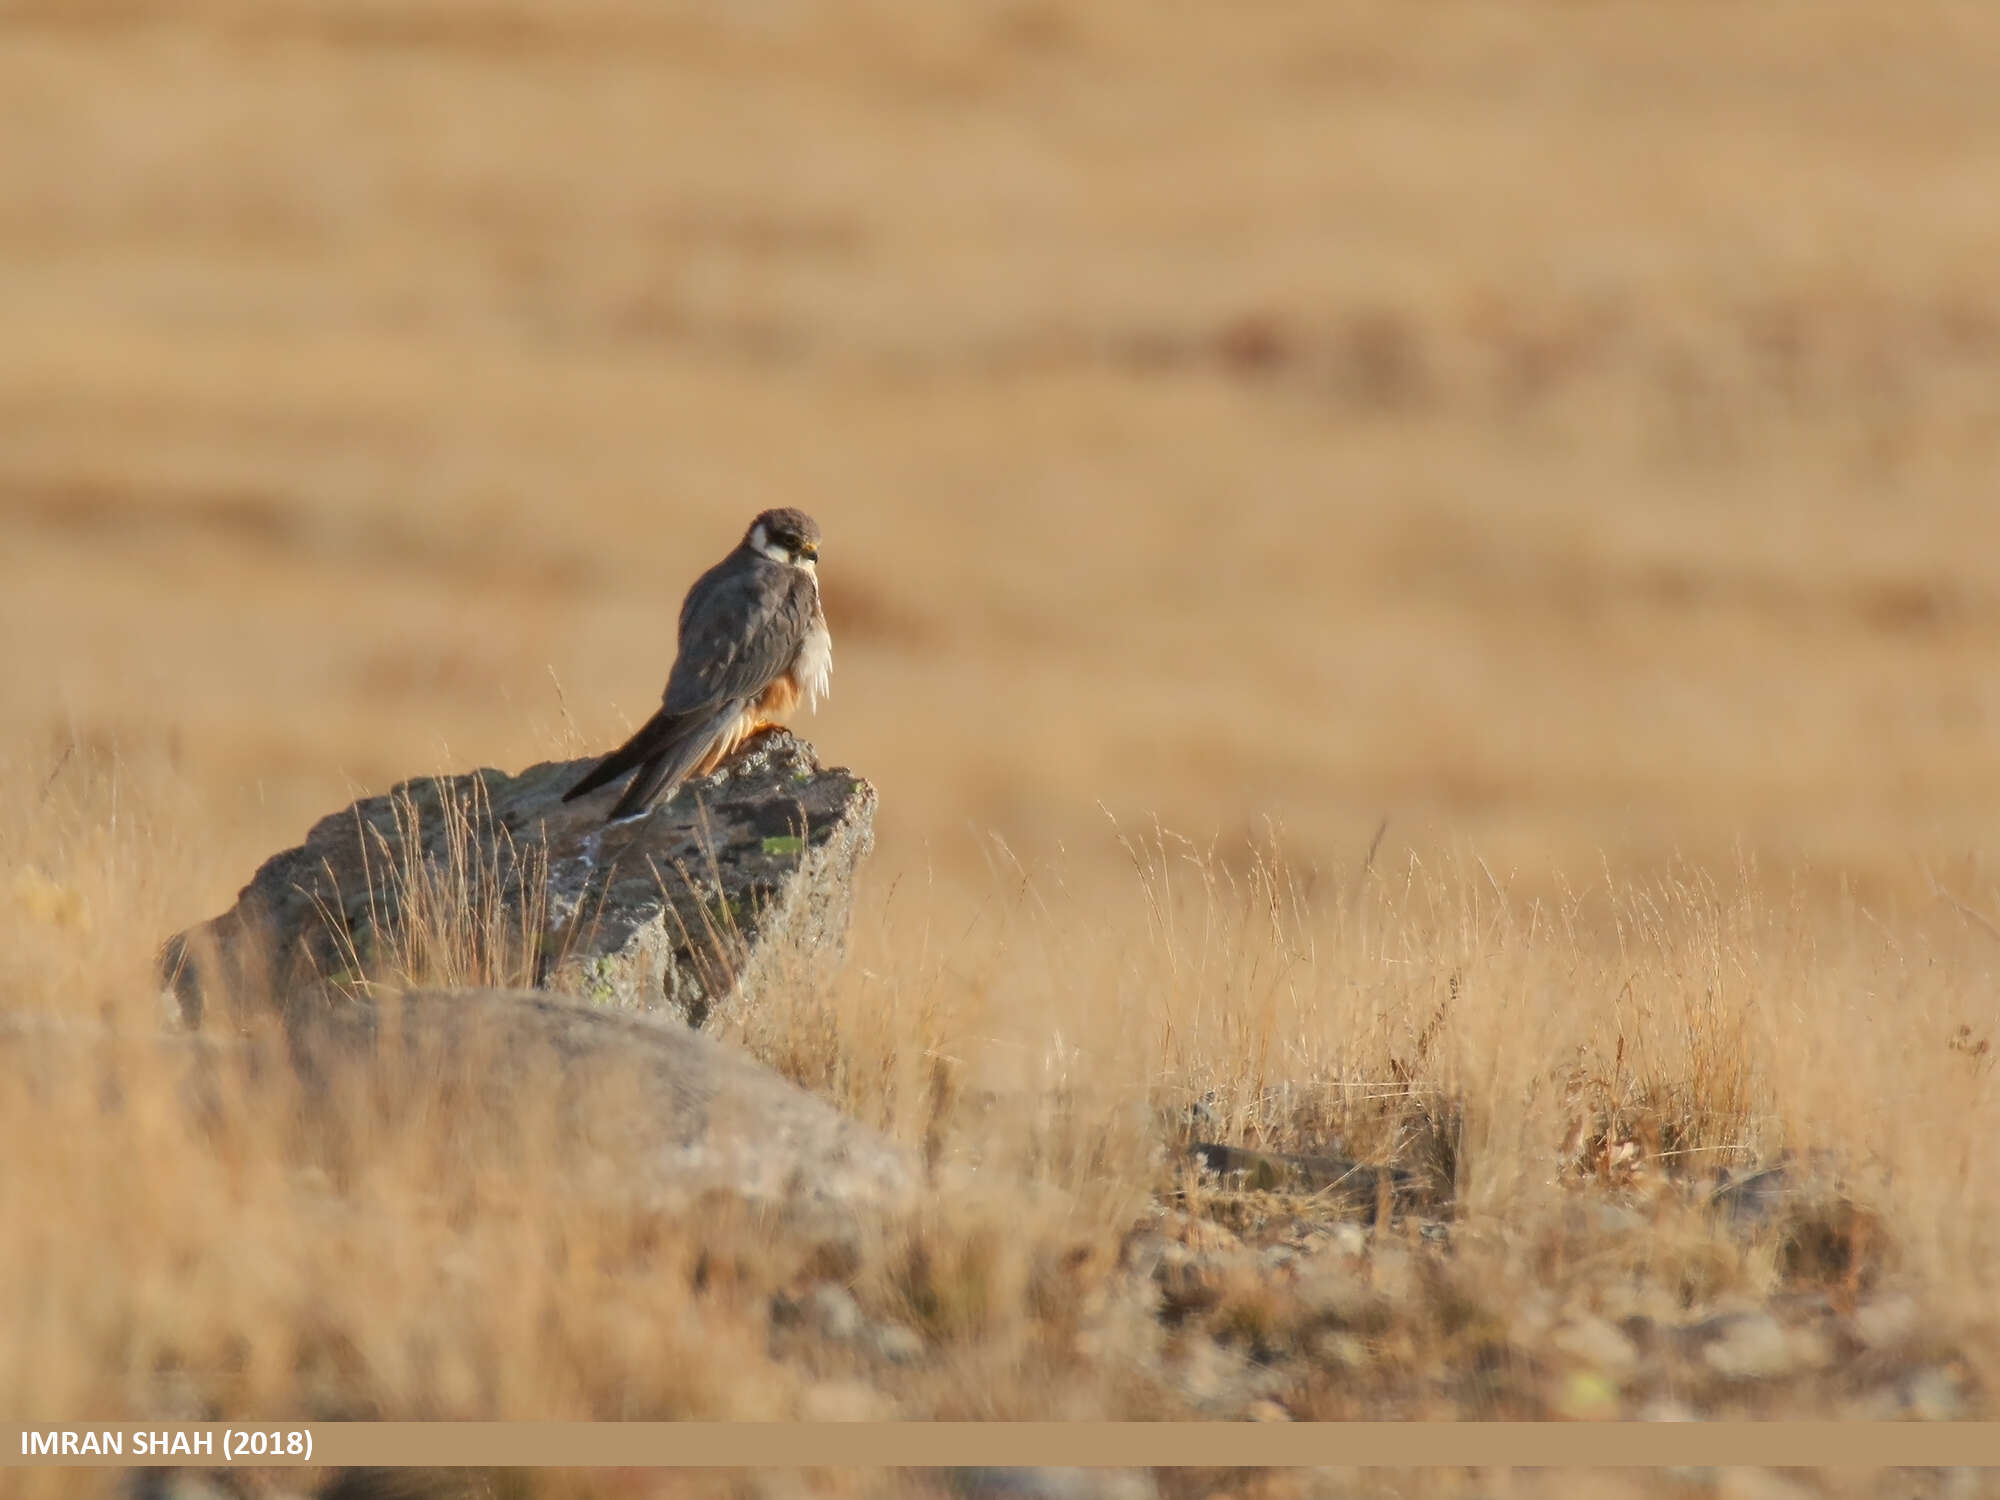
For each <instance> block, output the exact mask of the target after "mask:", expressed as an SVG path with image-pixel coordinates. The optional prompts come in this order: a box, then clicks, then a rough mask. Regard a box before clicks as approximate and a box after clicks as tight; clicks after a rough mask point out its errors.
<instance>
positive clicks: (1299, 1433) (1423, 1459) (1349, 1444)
mask: <svg viewBox="0 0 2000 1500" xmlns="http://www.w3.org/2000/svg"><path fill="white" fill-rule="evenodd" d="M52 1432H53V1433H57V1434H59V1435H60V1434H61V1433H64V1432H68V1433H74V1434H76V1435H77V1437H78V1439H79V1440H81V1439H82V1437H83V1435H84V1434H85V1433H99V1434H118V1435H120V1437H121V1438H122V1442H121V1443H120V1445H119V1446H120V1447H122V1449H123V1453H122V1454H115V1455H114V1454H110V1453H108V1452H96V1451H87V1452H85V1453H81V1454H76V1455H74V1456H63V1455H61V1454H60V1453H58V1455H57V1456H54V1457H47V1456H41V1454H39V1453H30V1452H28V1451H26V1450H27V1449H28V1448H29V1446H30V1444H29V1442H28V1440H27V1437H26V1435H27V1434H37V1435H40V1437H41V1438H42V1440H43V1441H44V1442H45V1441H46V1435H47V1434H49V1433H52ZM141 1434H144V1435H146V1437H147V1438H148V1440H149V1441H148V1442H147V1444H146V1445H145V1447H146V1451H144V1452H141V1451H140V1449H139V1445H138V1443H137V1441H136V1440H137V1437H138V1436H139V1435H141ZM162 1434H164V1435H167V1437H168V1439H169V1441H168V1443H167V1445H166V1450H165V1451H163V1449H162V1448H161V1447H159V1446H156V1443H157V1440H158V1438H159V1437H160V1435H162ZM175 1434H184V1435H185V1436H186V1437H187V1438H188V1439H189V1441H188V1442H187V1443H185V1444H181V1443H175V1442H173V1441H172V1437H173V1435H175ZM204 1434H206V1435H207V1436H208V1442H207V1444H206V1445H203V1444H202V1443H201V1442H200V1441H199V1439H200V1437H201V1436H202V1435H204ZM307 1440H309V1449H310V1456H309V1457H308V1456H307V1454H306V1453H304V1452H300V1451H299V1450H300V1449H301V1448H303V1447H307V1446H308V1442H307ZM225 1443H229V1444H231V1445H232V1448H233V1449H235V1450H238V1451H234V1452H231V1454H230V1455H229V1456H228V1457H227V1458H225V1456H224V1449H223V1446H222V1445H224V1444H225ZM57 1446H58V1448H61V1447H63V1446H67V1445H65V1444H62V1443H61V1442H60V1439H59V1440H58V1444H57ZM99 1446H100V1447H101V1448H103V1449H108V1448H109V1447H110V1445H109V1444H108V1443H104V1442H103V1441H102V1440H101V1439H100V1443H99ZM183 1448H192V1449H193V1451H192V1452H185V1451H179V1450H181V1449H183ZM253 1448H255V1449H261V1450H262V1451H261V1452H253V1451H250V1450H251V1449H253ZM274 1453H275V1456H273V1454H274ZM287 1462H289V1463H311V1464H312V1465H313V1466H315V1467H327V1466H334V1467H345V1466H349V1465H355V1466H385V1467H395V1466H402V1465H438V1466H449V1467H461V1466H465V1467H481V1468H485V1467H505V1468H512V1467H522V1468H539V1467H551V1466H554V1467H563V1468H591V1467H618V1468H627V1467H631V1468H650V1467H663V1468H665V1467H700V1468H767V1467H781V1468H794V1467H796V1468H840V1469H845V1468H867V1469H873V1468H900V1467H924V1468H931V1467H956V1466H965V1465H980V1466H985V1465H992V1466H996V1467H1014V1466H1019V1465H1025V1464H1053V1465H1077V1466H1084V1467H1115V1468H1128V1467H1129V1468H1152V1467H1167V1468H1171V1467H1215V1468H1265V1467H1273V1468H1291V1467H1335V1468H1372V1467H1393V1468H1411V1467H1432V1466H1437V1465H1446V1466H1470V1467H1479V1468H1485V1467H1497V1468H1510V1467H1541V1466H1550V1467H1563V1468H1570V1467H1590V1468H1598V1467H1618V1468H1631V1467H1644V1468H1652V1467H1658V1466H1698V1467H1711V1466H1713V1467H1730V1466H1735V1465H1757V1466H1772V1467H1802V1468H1841V1467H1846V1468H1870V1469H1876V1468H1900V1467H1911V1466H1952V1467H1956V1466H1960V1465H1977V1466H2000V1422H1956V1423H1953V1422H1934V1423H1917V1422H1867V1423H1860V1422H1857V1423H1843V1422H1676V1423H1650V1422H1574V1423H1570V1422H1560V1423H1535V1422H1354V1423H1337V1422H1325V1423H1299V1424H1294V1425H1287V1424H1281V1423H1263V1424H1260V1423H1236V1422H1158V1423H1151V1422H847V1423H824V1424H809V1423H782V1422H780V1423H727V1422H351V1423H343V1422H316V1423H304V1424H282V1423H262V1424H258V1425H256V1426H254V1427H232V1426H229V1425H227V1424H223V1423H157V1424H150V1425H149V1424H144V1423H101V1424H93V1425H88V1426H86V1425H76V1426H65V1427H49V1426H33V1427H23V1426H12V1427H0V1466H6V1467H18V1466H22V1465H41V1464H50V1463H61V1464H85V1465H107V1466H119V1467H134V1466H139V1465H153V1464H166V1465H197V1466H203V1467H207V1466H216V1467H221V1466H224V1465H225V1464H228V1465H232V1466H238V1467H266V1466H269V1465H271V1464H273V1463H287Z"/></svg>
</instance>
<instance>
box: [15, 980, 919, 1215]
mask: <svg viewBox="0 0 2000 1500" xmlns="http://www.w3.org/2000/svg"><path fill="white" fill-rule="evenodd" d="M0 1064H4V1065H5V1067H6V1069H7V1071H8V1073H9V1074H10V1076H11V1077H12V1079H13V1080H14V1082H15V1084H16V1085H17V1086H19V1087H23V1088H36V1087H52V1088H54V1087H73V1086H74V1084H75V1081H76V1080H77V1079H78V1078H86V1079H89V1080H91V1086H92V1088H93V1089H94V1097H95V1098H97V1099H98V1100H100V1101H101V1103H102V1107H103V1108H105V1109H107V1110H118V1109H121V1108H123V1107H125V1106H124V1101H125V1100H126V1098H127V1097H128V1096H130V1095H132V1094H134V1093H137V1094H138V1095H139V1096H141V1097H143V1098H144V1099H146V1100H147V1101H149V1102H148V1103H147V1104H146V1105H145V1107H146V1108H148V1109H152V1108H155V1107H157V1105H156V1101H157V1100H158V1099H160V1098H162V1097H167V1098H173V1097H178V1098H179V1099H180V1100H181V1101H183V1103H184V1105H185V1107H186V1108H187V1109H188V1110H189V1111H190V1122H191V1123H192V1124H193V1125H195V1126H196V1127H197V1129H198V1131H199V1132H200V1134H201V1136H202V1138H204V1139H208V1138H213V1139H218V1140H223V1141H227V1140H229V1139H230V1138H231V1137H232V1136H233V1135H238V1134H240V1136H241V1138H244V1139H248V1138H251V1137H259V1138H263V1137H268V1136H269V1135H270V1134H271V1132H272V1131H273V1130H277V1131H279V1132H280V1139H281V1140H284V1139H292V1140H295V1141H296V1142H297V1143H298V1144H299V1145H300V1146H301V1147H302V1148H303V1149H304V1151H305V1154H306V1157H307V1159H308V1160H310V1161H312V1162H313V1163H314V1164H316V1165H322V1166H325V1165H334V1166H340V1165H342V1164H345V1165H346V1166H350V1167H351V1166H358V1165H360V1164H362V1163H363V1162H365V1161H367V1160H369V1159H370V1158H372V1157H373V1156H375V1155H377V1154H378V1153H382V1152H390V1153H393V1152H396V1151H399V1150H405V1149H407V1148H408V1147H409V1144H410V1143H411V1142H413V1141H416V1142H421V1143H423V1146H424V1149H427V1150H431V1151H434V1152H442V1153H446V1154H445V1155H440V1156H438V1157H437V1158H436V1160H435V1163H434V1165H435V1167H436V1170H437V1171H438V1172H439V1173H440V1177H441V1180H445V1181H453V1180H460V1181H473V1180H477V1178H479V1177H480V1176H484V1175H490V1174H493V1173H496V1172H497V1173H510V1172H516V1171H525V1170H526V1168H525V1167H524V1162H526V1161H528V1160H530V1159H532V1160H534V1161H536V1162H539V1163H540V1166H541V1169H542V1172H543V1175H542V1177H541V1178H540V1179H538V1180H541V1181H543V1182H545V1183H546V1182H554V1183H559V1184H560V1185H561V1187H562V1189H563V1190H564V1191H566V1192H572V1193H577V1194H581V1195H585V1196H587V1197H588V1198H590V1199H591V1200H592V1201H595V1202H599V1203H603V1204H606V1205H610V1206H614V1207H620V1208H623V1207H633V1208H638V1209H642V1210H645V1211H659V1212H665V1213H673V1214H676V1215H685V1214H687V1213H689V1212H692V1211H698V1210H700V1209H702V1208H704V1207H705V1206H706V1205H708V1204H710V1203H712V1202H713V1201H714V1200H715V1199H717V1198H718V1197H723V1198H728V1199H733V1200H737V1201H740V1202H743V1203H746V1204H748V1205H750V1206H751V1207H753V1208H754V1209H756V1210H757V1211H758V1212H759V1214H760V1215H761V1216H762V1217H763V1218H764V1220H765V1221H766V1222H768V1223H771V1224H773V1225H776V1226H778V1227H781V1228H784V1229H786V1230H787V1231H789V1232H792V1233H797V1234H804V1235H807V1236H809V1237H812V1238H814V1239H816V1240H819V1241H822V1242H827V1241H832V1242H837V1243H843V1244H851V1245H854V1246H856V1247H857V1248H858V1247H859V1246H860V1245H861V1244H862V1243H864V1242H865V1237H866V1236H868V1235H869V1234H871V1233H872V1232H873V1231H874V1230H875V1229H877V1228H879V1227H881V1226H883V1225H885V1224H886V1223H888V1222H889V1220H890V1219H891V1218H892V1217H893V1216H895V1215H897V1214H899V1213H901V1212H903V1211H904V1210H906V1209H908V1208H909V1207H911V1206H913V1204H914V1202H915V1197H916V1194H917V1192H918V1190H919V1187H920V1184H921V1180H922V1171H921V1168H920V1166H919V1165H918V1164H917V1162H916V1161H915V1158H914V1157H913V1156H912V1155H911V1154H910V1153H909V1152H906V1151H904V1150H903V1149H902V1148H900V1147H898V1146H896V1145H895V1144H894V1143H893V1142H891V1141H889V1140H888V1139H887V1138H886V1137H884V1136H882V1135H879V1134H878V1133H876V1132H875V1131H872V1130H870V1129H868V1128H867V1127H866V1126H864V1125H862V1124H860V1123H859V1122H857V1121H855V1120H852V1119H849V1118H848V1117H847V1116H845V1115H843V1114H841V1113H840V1112H839V1111H838V1110H836V1109H835V1108H834V1107H833V1106H832V1105H830V1104H828V1103H826V1102H825V1101H823V1100H821V1099H819V1098H817V1097H815V1096H814V1095H812V1094H809V1093H807V1092H806V1091H805V1090H803V1089H801V1088H799V1087H797V1086H796V1085H794V1084H792V1083H790V1082H789V1081H787V1080H786V1079H784V1078H783V1077H781V1076H780V1075H779V1074H777V1073H775V1072H773V1071H772V1070H771V1069H769V1068H767V1067H765V1066H764V1065H763V1064H761V1063H759V1062H757V1061H756V1060H755V1059H753V1058H752V1057H750V1056H749V1054H747V1053H745V1052H743V1051H741V1050H740V1049H738V1048H735V1047H732V1046H729V1045H728V1044H726V1043H724V1042H722V1041H719V1040H717V1039H715V1038H713V1037H708V1036H704V1035H702V1034H700V1033H699V1032H696V1031H694V1030H691V1029H690V1028H689V1027H687V1026H684V1025H682V1024H681V1023H679V1022H678V1021H673V1020H668V1019H664V1018H660V1017H655V1016H643V1015H637V1014H634V1013H631V1012H621V1011H614V1010H603V1009H599V1008H597V1007H594V1006H588V1005H581V1004H578V1003H576V1002H574V1001H569V1000H563V999H559V998H556V997H553V996H550V995H547V994H545V993H542V992H540V991H534V990H526V991H522V990H451V991H412V992H408V993H404V994H389V995H383V996H380V997H376V998H367V997H350V998H348V999H346V1000H344V1001H342V1002H341V1003H340V1004H338V1005H331V1006H320V1005H299V1006H295V1007H292V1008H291V1009H290V1011H289V1012H288V1013H286V1015H285V1016H284V1017H283V1019H282V1022H280V1021H279V1020H278V1019H276V1018H266V1019H265V1021H264V1022H263V1023H262V1024H260V1025H257V1026H253V1027H252V1028H251V1029H250V1031H249V1032H248V1034H246V1035H242V1036H211V1035H209V1034H206V1033H182V1034H178V1035H176V1034H171V1033H169V1034H146V1033H140V1032H130V1031H123V1032H121V1031H117V1030H113V1029H108V1028H98V1027H91V1026H87V1025H77V1024H74V1023H65V1022H62V1021H59V1020H54V1019H43V1018H37V1017H33V1016H12V1017H7V1018H4V1020H0ZM159 1083H164V1084H166V1085H167V1087H168V1090H169V1092H168V1093H166V1094H164V1095H163V1094H162V1093H161V1092H160V1091H159V1090H158V1089H157V1088H155V1087H153V1085H157V1084H159ZM294 1129H296V1130H297V1131H298V1134H297V1135H296V1136H295V1137H294V1136H291V1135H289V1134H287V1133H288V1132H291V1131H293V1130H294ZM280 1149H284V1148H283V1147H282V1146H281V1148H280Z"/></svg>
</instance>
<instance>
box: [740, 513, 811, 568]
mask: <svg viewBox="0 0 2000 1500" xmlns="http://www.w3.org/2000/svg"><path fill="white" fill-rule="evenodd" d="M743 545H744V546H746V547H748V548H749V549H750V550H751V551H752V552H761V553H763V554H764V556H766V557H768V558H770V559H771V561H772V562H776V563H784V564H785V565H786V566H788V567H793V568H804V569H805V570H806V571H807V572H808V573H810V572H812V571H813V568H814V565H815V564H816V563H818V562H819V522H817V521H815V520H814V519H813V518H812V517H811V516H809V515H807V514H806V513H805V512H804V511H802V510H793V509H791V508H790V507H786V508H785V509H783V510H767V511H765V512H764V513H763V514H762V515H761V516H759V517H757V519H756V520H754V521H752V522H751V523H750V529H749V531H747V532H745V533H744V536H743Z"/></svg>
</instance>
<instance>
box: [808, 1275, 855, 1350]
mask: <svg viewBox="0 0 2000 1500" xmlns="http://www.w3.org/2000/svg"><path fill="white" fill-rule="evenodd" d="M806 1316H807V1317H808V1318H810V1319H811V1320H812V1325H813V1327H814V1328H816V1329H818V1330H819V1333H820V1336H821V1337H822V1338H829V1339H834V1340H836V1341H838V1342H840V1343H846V1342H847V1341H849V1340H850V1339H852V1338H854V1337H855V1336H856V1335H858V1334H859V1333H860V1332H861V1325H862V1321H863V1320H862V1316H861V1304H860V1303H859V1302H856V1301H855V1300H854V1294H853V1293H852V1292H850V1291H848V1289H847V1288H846V1287H844V1286H842V1285H840V1284H839V1283H838V1282H834V1281H822V1282H821V1283H820V1284H819V1285H818V1286H816V1287H814V1288H813V1289H812V1290H811V1291H810V1292H808V1293H807V1294H806Z"/></svg>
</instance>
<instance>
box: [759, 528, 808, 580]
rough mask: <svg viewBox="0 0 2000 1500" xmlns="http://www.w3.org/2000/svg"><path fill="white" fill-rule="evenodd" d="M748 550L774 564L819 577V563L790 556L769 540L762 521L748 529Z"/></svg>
mask: <svg viewBox="0 0 2000 1500" xmlns="http://www.w3.org/2000/svg"><path fill="white" fill-rule="evenodd" d="M750 550H751V551H753V552H761V553H763V554H764V556H766V557H768V558H770V559H771V561H772V562H774V563H783V564H784V565H785V566H786V567H788V568H797V569H799V570H800V571H801V572H805V573H810V574H812V575H813V577H815V578H817V577H819V563H818V561H817V560H816V559H814V558H810V557H794V556H792V554H791V553H789V552H787V551H786V550H785V549H784V548H783V547H781V546H779V545H778V544H777V543H776V542H774V541H772V540H771V534H770V533H769V532H767V531H766V530H765V529H764V523H763V522H762V521H759V522H758V523H757V524H756V525H755V526H752V527H751V528H750Z"/></svg>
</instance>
